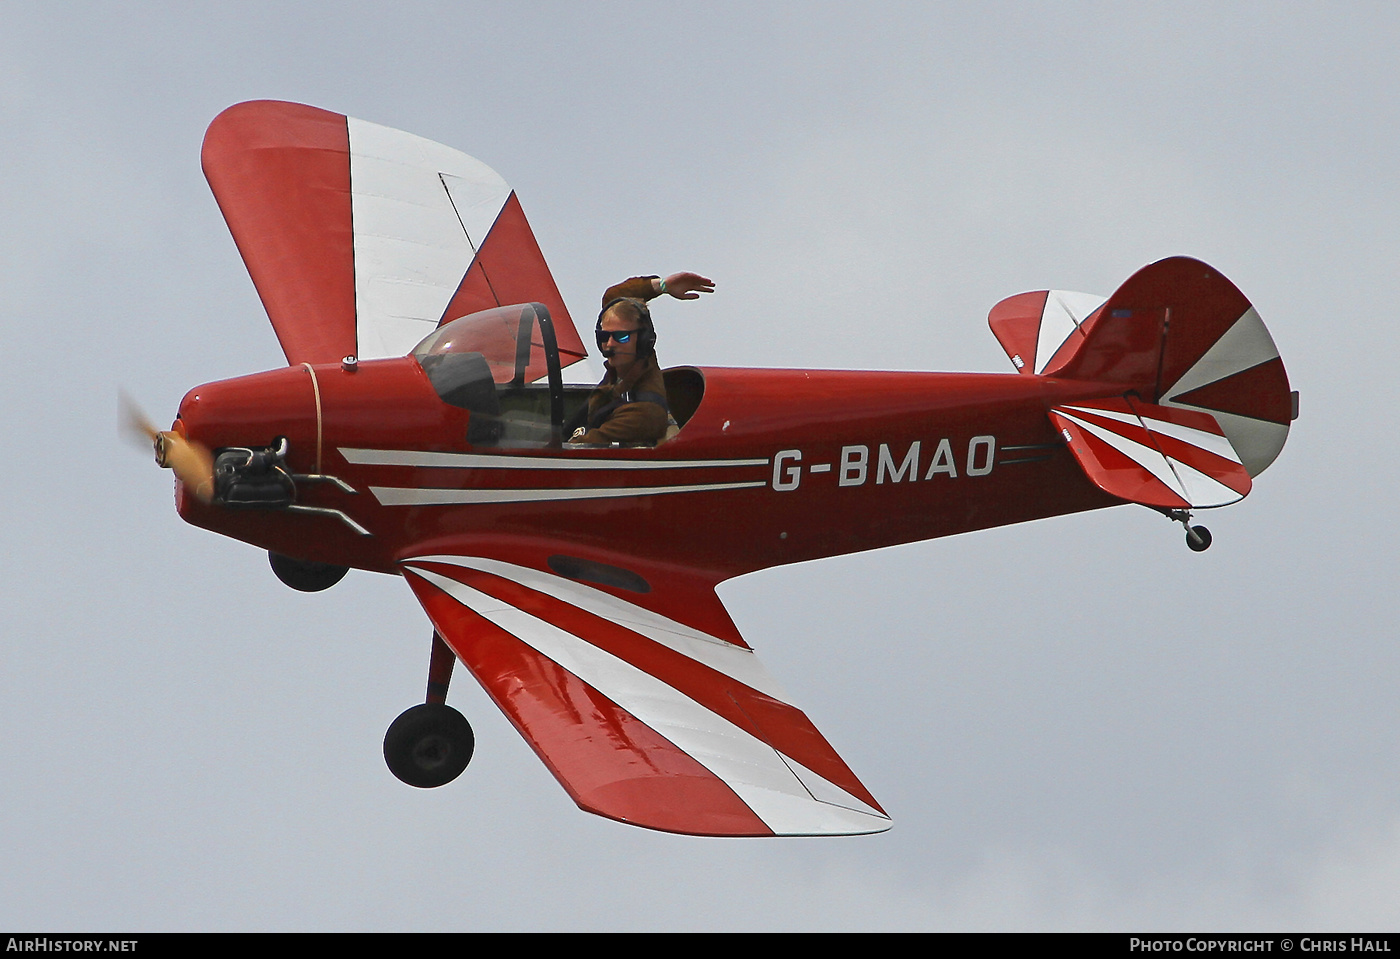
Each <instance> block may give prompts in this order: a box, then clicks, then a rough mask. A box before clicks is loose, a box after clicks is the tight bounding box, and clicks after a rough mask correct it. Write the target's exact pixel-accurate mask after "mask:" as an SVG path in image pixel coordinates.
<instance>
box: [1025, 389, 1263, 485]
mask: <svg viewBox="0 0 1400 959" xmlns="http://www.w3.org/2000/svg"><path fill="white" fill-rule="evenodd" d="M1050 419H1051V421H1052V422H1053V423H1054V424H1055V427H1056V428H1057V429H1058V430H1060V433H1061V435H1062V436H1063V437H1064V438H1065V442H1067V443H1068V444H1069V448H1070V450H1071V452H1073V453H1074V458H1075V459H1076V460H1078V462H1079V465H1080V466H1081V467H1083V469H1084V472H1085V473H1086V474H1087V475H1088V477H1089V479H1090V480H1092V481H1093V483H1094V485H1095V486H1097V487H1099V489H1101V490H1103V491H1104V492H1105V493H1109V494H1112V495H1113V496H1117V497H1118V498H1120V499H1124V500H1127V501H1128V502H1130V503H1141V504H1143V505H1144V506H1155V507H1158V508H1162V509H1205V508H1208V507H1212V506H1228V505H1229V504H1230V503H1235V502H1238V501H1239V500H1241V499H1244V497H1245V496H1246V495H1247V494H1248V493H1249V490H1250V487H1251V481H1250V478H1249V472H1248V471H1247V470H1246V469H1245V468H1244V465H1243V464H1242V463H1241V462H1240V457H1239V454H1238V453H1236V452H1235V449H1234V447H1233V446H1231V445H1230V441H1229V440H1228V439H1227V438H1226V436H1225V433H1224V431H1223V430H1222V429H1221V428H1220V424H1219V423H1217V422H1216V421H1215V418H1214V417H1212V416H1211V415H1210V414H1208V413H1202V412H1197V411H1195V410H1183V409H1177V408H1174V407H1168V406H1156V405H1153V404H1150V403H1142V402H1138V401H1135V400H1132V399H1131V398H1128V397H1114V398H1112V399H1105V400H1094V401H1091V402H1087V403H1076V404H1074V405H1072V406H1057V407H1055V408H1054V409H1053V410H1051V412H1050Z"/></svg>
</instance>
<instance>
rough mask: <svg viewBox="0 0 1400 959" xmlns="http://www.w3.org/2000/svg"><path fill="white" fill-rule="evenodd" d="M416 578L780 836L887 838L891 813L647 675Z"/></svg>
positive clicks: (468, 592) (516, 613) (443, 581)
mask: <svg viewBox="0 0 1400 959" xmlns="http://www.w3.org/2000/svg"><path fill="white" fill-rule="evenodd" d="M410 572H412V573H413V575H415V576H420V577H422V578H423V579H424V580H425V581H427V582H429V583H431V584H432V585H433V586H435V587H437V588H438V589H440V590H442V591H443V592H444V593H446V594H447V595H449V596H451V597H452V598H453V599H454V600H456V601H457V602H459V603H461V604H462V605H463V606H465V607H467V608H468V609H471V610H472V611H473V612H475V613H477V614H478V615H480V616H482V617H483V618H485V619H487V620H489V621H490V622H492V623H494V624H495V625H497V626H499V627H500V628H501V629H503V630H505V631H506V632H508V633H510V634H511V635H513V636H515V637H516V638H517V639H519V640H520V641H521V642H523V643H525V644H527V645H528V646H530V648H532V649H534V650H535V651H536V652H537V653H539V654H540V655H542V656H544V657H546V658H548V659H549V660H550V661H552V662H554V663H557V664H558V665H559V666H560V667H561V668H563V669H565V670H567V671H569V672H570V673H572V674H573V675H575V676H577V677H578V678H579V679H581V680H582V681H583V682H585V683H587V684H588V685H589V686H591V687H593V688H594V689H596V690H598V692H600V693H601V694H603V695H604V696H606V697H608V698H609V699H610V700H612V701H613V702H614V703H616V704H618V705H619V706H620V707H622V708H623V709H625V710H627V711H628V712H629V713H631V714H632V715H633V716H635V717H636V718H637V719H638V720H639V721H641V722H642V723H645V724H646V725H647V726H648V727H650V728H651V729H653V730H655V731H656V732H657V733H658V734H660V735H661V736H663V737H665V738H666V739H667V740H668V741H669V742H670V743H671V744H672V745H674V746H676V748H678V749H679V750H681V751H682V752H684V753H685V754H686V755H688V756H690V757H691V758H693V759H694V760H695V761H696V762H698V763H700V764H701V765H702V766H704V767H705V768H706V769H708V770H709V771H710V772H711V773H713V774H714V775H715V776H717V777H719V779H721V780H722V781H723V782H724V783H725V784H726V785H728V786H729V787H730V788H731V789H733V790H734V792H735V794H736V795H737V796H738V797H739V798H740V799H741V800H742V801H743V802H744V803H745V804H746V805H747V806H748V807H749V808H750V809H752V810H753V812H754V813H755V814H756V815H757V816H758V817H759V818H760V819H762V820H763V822H764V823H765V824H766V825H767V826H768V827H769V828H770V829H772V830H773V831H774V832H777V833H782V834H785V835H820V834H824V833H831V832H834V831H837V830H838V829H839V830H840V831H845V832H880V831H883V830H885V829H887V828H889V818H888V817H887V816H885V815H884V814H882V813H880V812H879V811H877V810H874V809H872V808H871V807H869V806H868V805H866V804H865V803H863V802H861V801H860V800H859V799H857V798H856V797H854V796H852V795H850V794H849V793H848V792H846V791H845V790H844V789H841V788H840V787H839V786H836V785H835V784H834V783H831V782H830V781H828V780H826V779H825V778H823V777H821V776H819V775H817V774H816V773H814V772H812V771H811V770H810V769H807V768H806V767H804V766H802V765H801V764H800V763H797V762H795V761H794V760H792V759H790V758H788V757H785V756H783V755H782V754H781V753H779V752H778V751H777V750H775V749H774V748H773V747H772V746H770V745H768V744H767V743H765V742H763V741H762V740H760V739H757V738H756V737H754V736H753V735H751V734H750V733H748V732H746V731H745V730H743V729H740V728H739V727H738V726H735V725H734V724H733V723H731V722H730V721H728V720H727V719H724V718H723V717H721V716H719V715H717V714H716V713H714V712H713V711H711V710H710V709H708V708H706V707H705V706H703V705H701V704H700V703H698V702H696V701H695V700H693V699H691V698H690V697H688V696H685V695H684V694H682V693H680V692H678V691H677V690H676V689H674V688H673V687H671V686H670V685H668V684H666V683H665V682H663V681H661V680H660V679H657V678H656V677H655V676H652V675H651V674H650V673H648V672H646V671H645V670H642V669H640V668H638V667H636V666H634V665H632V664H631V663H629V662H627V661H626V660H623V659H621V658H619V657H617V656H614V655H613V654H611V653H609V652H606V651H604V650H602V649H599V648H598V647H597V646H594V645H593V644H592V643H590V642H588V641H587V640H586V639H584V638H582V637H579V636H576V635H574V634H573V633H571V632H568V631H567V630H564V629H562V628H560V627H558V626H555V625H554V624H553V623H549V622H547V621H545V620H543V619H540V618H539V617H537V616H534V615H532V614H530V613H527V612H525V611H524V610H521V609H518V608H517V607H515V606H512V605H511V604H509V603H507V602H505V601H503V600H500V599H497V598H495V597H494V596H490V595H488V594H486V593H483V592H481V591H480V590H477V589H474V588H472V587H470V586H467V585H466V584H464V583H460V582H458V581H457V580H455V579H453V578H451V577H449V576H444V575H442V574H441V573H436V572H434V571H432V570H427V569H422V568H418V567H411V568H410ZM794 767H795V768H794ZM804 781H805V782H811V783H812V785H813V786H815V787H816V788H817V789H818V790H820V792H821V794H822V797H821V798H820V799H816V797H814V794H813V790H812V789H809V787H808V786H807V785H806V784H805V782H804ZM814 800H815V801H814ZM832 800H837V801H836V802H833V801H832Z"/></svg>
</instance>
